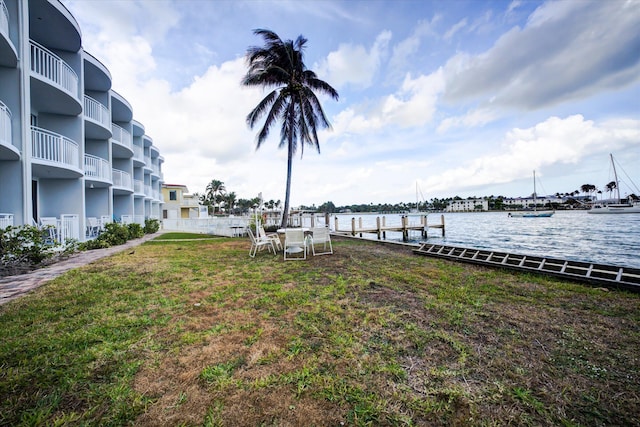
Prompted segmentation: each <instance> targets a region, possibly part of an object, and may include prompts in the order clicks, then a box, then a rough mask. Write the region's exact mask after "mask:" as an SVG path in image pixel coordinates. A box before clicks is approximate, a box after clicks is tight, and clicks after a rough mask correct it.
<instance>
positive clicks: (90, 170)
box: [84, 154, 111, 181]
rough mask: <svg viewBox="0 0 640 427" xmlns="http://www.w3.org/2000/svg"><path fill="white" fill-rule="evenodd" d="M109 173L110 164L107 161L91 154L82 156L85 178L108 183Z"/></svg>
mask: <svg viewBox="0 0 640 427" xmlns="http://www.w3.org/2000/svg"><path fill="white" fill-rule="evenodd" d="M109 172H111V164H109V162H108V161H107V160H105V159H103V158H101V157H98V156H94V155H91V154H85V155H84V174H85V176H88V177H91V178H100V179H103V180H105V181H109V178H110V175H109Z"/></svg>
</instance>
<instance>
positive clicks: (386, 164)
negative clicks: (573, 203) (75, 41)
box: [62, 0, 640, 206]
mask: <svg viewBox="0 0 640 427" xmlns="http://www.w3.org/2000/svg"><path fill="white" fill-rule="evenodd" d="M62 3H63V4H64V5H65V6H66V7H67V8H68V9H69V10H70V11H71V13H72V14H73V15H74V17H75V18H76V20H77V21H78V24H79V26H80V29H81V32H82V40H83V48H84V49H85V50H86V51H87V52H89V53H91V54H92V55H93V56H95V57H96V58H97V59H98V60H100V61H101V62H102V63H103V64H104V65H105V66H106V67H107V68H108V69H109V71H110V73H111V76H112V81H113V89H114V90H115V91H116V92H118V93H119V94H120V95H122V96H123V97H124V98H126V99H127V100H128V101H129V103H130V104H131V106H132V108H133V114H134V119H136V120H137V121H139V122H141V123H142V124H143V125H144V126H145V131H146V134H147V135H149V136H150V137H151V138H152V139H153V142H154V145H156V146H157V147H158V148H159V150H160V153H161V155H162V156H163V157H164V159H165V162H164V164H163V165H162V170H163V174H164V180H165V183H167V184H183V185H186V186H187V187H188V189H189V191H190V192H191V193H196V192H198V193H201V194H202V193H204V192H205V188H206V186H207V184H208V183H209V182H210V181H211V180H214V179H216V180H219V181H222V182H224V184H225V186H226V189H227V191H233V192H235V193H236V195H237V197H238V198H246V199H249V198H253V197H256V196H257V195H258V194H259V193H262V195H263V197H264V199H265V200H276V201H277V200H281V201H283V202H284V197H285V182H286V163H287V152H286V149H278V145H279V142H280V141H279V134H280V132H279V127H278V128H276V129H275V130H274V131H273V132H272V133H271V136H270V139H269V140H267V141H266V142H265V143H264V144H263V145H262V146H261V147H260V149H259V150H256V134H257V132H258V130H259V128H258V127H256V128H254V129H253V130H251V129H250V128H249V127H248V126H247V124H246V117H247V114H248V113H249V112H250V111H251V110H252V109H253V108H254V107H255V106H256V105H257V104H258V103H259V102H260V100H261V99H262V98H263V97H264V96H266V94H267V92H265V91H263V90H262V89H259V88H248V87H244V86H242V85H241V83H240V82H241V80H242V77H243V76H244V75H245V73H246V71H247V63H246V60H245V54H246V51H247V48H248V47H250V46H260V45H262V39H261V38H259V37H257V36H256V35H254V34H253V30H254V29H258V28H264V29H269V30H272V31H274V32H276V33H277V34H278V35H279V36H280V38H281V39H283V40H290V39H292V40H295V39H296V38H297V37H298V36H299V35H303V36H304V37H305V38H307V40H308V42H307V45H306V50H305V56H304V60H305V64H306V65H307V68H309V69H311V70H313V71H314V72H316V74H317V75H318V77H319V78H321V79H322V80H324V81H326V82H327V83H328V84H330V85H331V86H332V87H333V88H335V89H336V90H337V92H338V94H339V100H338V101H335V100H333V99H331V98H329V97H326V96H320V100H321V102H322V105H323V108H324V110H325V113H326V115H327V117H328V118H329V121H330V122H331V125H332V127H331V129H330V130H326V131H322V132H321V133H320V135H319V137H320V153H318V152H317V151H315V150H314V149H312V148H310V147H306V149H305V150H304V153H303V155H302V157H301V156H300V154H301V152H300V150H298V152H297V154H296V157H295V158H294V162H293V175H292V187H291V205H292V206H299V205H306V206H312V205H315V206H319V205H321V204H323V203H325V202H327V201H331V202H333V203H334V204H335V205H337V206H344V205H351V204H362V203H365V204H368V203H399V202H415V201H416V198H419V199H420V200H421V201H422V200H430V199H432V198H446V197H454V196H459V197H462V198H467V197H482V196H491V195H493V196H499V195H501V196H505V197H520V196H522V197H525V196H529V195H531V194H532V192H533V171H535V173H536V177H537V181H536V182H537V192H538V194H539V195H546V194H555V193H558V192H559V193H566V192H572V191H574V190H579V188H580V187H581V186H582V185H583V184H593V185H596V186H597V187H598V188H599V189H604V187H605V185H606V184H607V183H608V182H610V181H611V180H612V175H611V167H610V162H609V153H613V155H614V157H615V159H616V160H617V162H618V164H619V168H618V174H619V178H620V189H621V191H622V193H623V194H625V193H632V192H635V193H636V194H640V192H639V190H638V189H637V186H638V185H640V172H638V171H639V170H640V168H638V167H637V165H639V164H640V31H638V28H640V0H608V1H601V0H560V1H519V0H513V1H480V0H471V1H465V0H451V1H444V0H438V1H430V0H416V1H414V0H395V1H391V0H387V1H382V0H366V1H365V0H349V1H331V0H300V1H285V0H281V1H280V0H279V1H267V0H250V1H243V0H62ZM261 124H262V122H260V123H259V124H258V125H259V126H260V125H261ZM634 185H635V186H634Z"/></svg>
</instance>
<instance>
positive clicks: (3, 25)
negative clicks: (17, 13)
mask: <svg viewBox="0 0 640 427" xmlns="http://www.w3.org/2000/svg"><path fill="white" fill-rule="evenodd" d="M0 33H2V34H4V35H5V36H6V37H7V38H9V11H8V10H7V5H5V4H4V0H0Z"/></svg>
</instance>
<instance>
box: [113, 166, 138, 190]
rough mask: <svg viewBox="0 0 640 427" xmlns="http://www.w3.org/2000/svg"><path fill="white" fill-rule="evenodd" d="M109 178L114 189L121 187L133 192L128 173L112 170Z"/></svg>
mask: <svg viewBox="0 0 640 427" xmlns="http://www.w3.org/2000/svg"><path fill="white" fill-rule="evenodd" d="M111 178H112V180H113V186H114V187H122V188H126V189H129V190H133V186H132V185H131V184H132V182H131V175H130V174H129V173H128V172H125V171H121V170H118V169H113V171H112V172H111Z"/></svg>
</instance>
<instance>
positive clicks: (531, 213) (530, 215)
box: [508, 171, 555, 218]
mask: <svg viewBox="0 0 640 427" xmlns="http://www.w3.org/2000/svg"><path fill="white" fill-rule="evenodd" d="M537 199H538V193H536V171H533V211H525V212H509V214H508V216H509V217H513V218H549V217H550V216H552V215H553V214H554V213H555V211H552V212H538V209H537V205H538V203H537V202H536V201H537Z"/></svg>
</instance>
